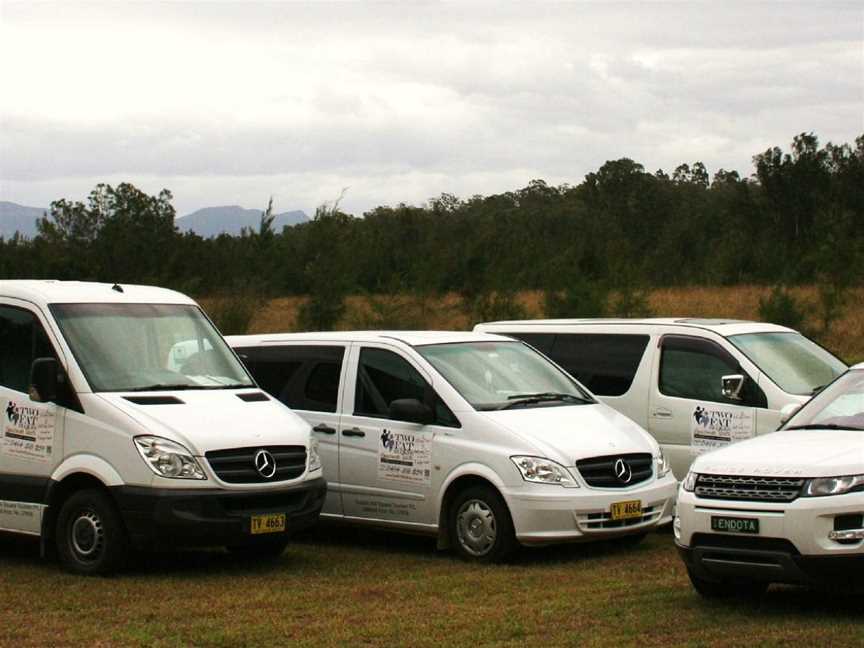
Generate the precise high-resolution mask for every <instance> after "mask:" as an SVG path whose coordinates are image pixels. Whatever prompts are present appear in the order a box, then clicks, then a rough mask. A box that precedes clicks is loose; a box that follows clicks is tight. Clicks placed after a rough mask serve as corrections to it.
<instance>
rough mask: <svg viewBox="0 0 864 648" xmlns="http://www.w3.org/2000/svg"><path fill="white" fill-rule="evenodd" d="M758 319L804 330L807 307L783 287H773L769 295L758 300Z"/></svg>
mask: <svg viewBox="0 0 864 648" xmlns="http://www.w3.org/2000/svg"><path fill="white" fill-rule="evenodd" d="M759 319H761V320H762V321H764V322H771V323H772V324H779V325H781V326H788V327H789V328H792V329H795V330H797V331H804V330H805V322H806V320H807V307H806V306H805V305H804V304H803V303H801V302H800V301H798V300H797V299H796V298H795V296H794V295H792V294H791V293H790V292H789V291H788V290H787V289H786V287H785V286H774V288H772V289H771V294H769V295H768V296H767V297H760V298H759Z"/></svg>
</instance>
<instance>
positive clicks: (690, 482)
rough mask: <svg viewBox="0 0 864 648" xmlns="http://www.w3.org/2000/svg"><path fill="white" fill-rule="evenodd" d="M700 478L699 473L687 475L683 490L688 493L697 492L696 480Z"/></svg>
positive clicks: (691, 472) (682, 486)
mask: <svg viewBox="0 0 864 648" xmlns="http://www.w3.org/2000/svg"><path fill="white" fill-rule="evenodd" d="M698 478H699V473H695V472H693V471H692V470H691V471H690V472H688V473H687V476H686V477H685V478H684V481H682V482H681V488H683V489H684V490H685V491H687V492H688V493H692V492H693V491H694V490H696V480H697V479H698Z"/></svg>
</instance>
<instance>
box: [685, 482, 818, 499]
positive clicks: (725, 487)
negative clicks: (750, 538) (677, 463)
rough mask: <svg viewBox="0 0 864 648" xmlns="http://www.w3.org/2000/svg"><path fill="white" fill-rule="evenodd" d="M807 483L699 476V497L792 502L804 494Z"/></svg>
mask: <svg viewBox="0 0 864 648" xmlns="http://www.w3.org/2000/svg"><path fill="white" fill-rule="evenodd" d="M803 486H804V480H803V479H790V478H788V477H739V476H738V475H699V477H698V479H697V480H696V496H697V497H702V498H705V499H724V500H744V501H750V502H791V501H793V500H795V499H797V498H798V496H799V495H800V494H801V488H802V487H803Z"/></svg>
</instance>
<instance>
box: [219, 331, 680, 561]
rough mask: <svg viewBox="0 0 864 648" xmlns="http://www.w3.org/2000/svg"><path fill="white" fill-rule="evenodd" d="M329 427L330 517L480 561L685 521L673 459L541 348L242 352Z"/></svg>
mask: <svg viewBox="0 0 864 648" xmlns="http://www.w3.org/2000/svg"><path fill="white" fill-rule="evenodd" d="M229 343H230V344H231V345H232V346H233V347H234V349H235V350H236V351H237V353H238V354H239V355H240V357H241V358H242V359H243V360H244V362H245V363H246V364H247V366H248V367H249V368H250V370H251V371H252V374H253V375H254V376H255V377H256V379H257V380H258V382H259V384H260V385H261V387H262V388H263V389H265V390H267V391H268V392H269V393H270V394H271V395H272V396H274V397H275V398H278V399H279V400H281V401H282V402H283V403H286V404H288V405H289V406H290V407H291V408H292V409H293V410H294V411H296V412H297V413H298V414H300V415H301V416H303V417H304V418H305V419H306V420H307V421H308V422H309V423H311V424H312V425H313V426H314V427H313V428H312V429H313V431H314V434H315V435H316V436H317V437H318V439H319V440H320V448H321V461H322V463H323V464H324V474H325V475H326V476H327V480H328V492H327V501H326V504H325V506H324V511H323V513H322V515H323V516H325V517H330V518H335V519H340V520H344V521H348V522H352V523H367V524H374V525H380V526H386V527H392V528H394V529H400V530H403V531H412V532H419V533H426V534H430V535H433V536H437V537H438V539H439V546H442V547H446V546H452V547H455V548H456V550H457V551H458V552H459V553H460V554H461V555H462V556H463V557H465V558H468V559H473V560H479V561H494V560H499V559H503V558H505V557H506V556H507V555H508V554H509V553H510V552H511V551H512V550H513V549H514V548H515V545H516V543H517V542H519V543H523V544H550V543H556V542H567V541H584V540H597V539H603V538H613V537H629V539H631V540H636V539H638V538H640V537H641V536H643V535H644V534H645V533H646V532H647V531H649V530H651V529H653V528H655V527H656V526H658V525H660V524H665V523H668V522H670V521H671V514H672V501H673V499H674V496H675V489H676V482H675V480H674V478H673V477H672V475H671V474H670V473H669V467H668V465H667V463H666V461H665V460H664V458H663V454H662V453H661V451H660V447H659V446H658V444H657V442H656V441H654V439H652V438H651V436H650V435H649V434H648V433H647V432H645V431H644V430H643V429H642V428H640V427H639V426H638V425H636V424H635V423H633V421H631V420H630V419H628V418H627V417H626V416H622V415H621V414H619V413H618V412H616V411H615V410H613V409H612V408H610V407H607V406H606V405H604V404H602V403H600V402H598V401H597V400H596V399H595V398H594V397H593V396H592V395H591V394H590V393H589V392H588V391H587V390H586V389H584V388H583V387H582V386H581V385H579V383H577V382H576V381H575V380H573V379H572V378H571V377H570V376H568V375H567V374H566V373H565V372H563V371H561V370H560V369H559V368H558V367H557V366H555V365H554V364H553V363H552V362H549V361H548V360H547V359H546V358H544V357H543V356H542V355H540V354H539V353H537V352H535V351H534V350H533V349H531V348H530V347H529V346H528V345H526V344H523V343H522V342H518V341H515V340H510V339H507V338H503V337H500V336H497V335H484V334H477V333H453V332H441V333H437V332H419V331H412V332H392V333H385V332H380V333H349V332H338V333H305V334H287V335H257V336H244V337H232V338H229Z"/></svg>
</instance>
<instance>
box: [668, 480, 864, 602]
mask: <svg viewBox="0 0 864 648" xmlns="http://www.w3.org/2000/svg"><path fill="white" fill-rule="evenodd" d="M677 513H678V519H677V520H676V522H675V526H676V529H675V535H676V541H675V542H676V545H677V547H678V551H679V553H680V555H681V558H682V559H683V560H684V562H685V564H686V565H687V567H688V568H689V569H691V570H692V571H693V572H694V573H695V574H696V575H697V576H699V577H701V578H703V579H705V580H713V581H718V580H726V581H762V582H774V583H798V584H814V585H828V584H832V585H843V584H848V585H849V586H856V585H857V583H856V581H857V582H859V583H860V581H861V579H862V578H864V540H854V539H853V540H851V541H850V540H842V536H839V537H838V534H837V532H836V531H835V520H836V519H838V518H843V517H847V516H853V517H854V516H857V515H860V514H862V513H864V495H862V494H858V493H850V494H847V495H838V496H834V497H812V498H807V497H800V498H798V499H796V500H795V501H793V502H788V503H773V502H743V501H730V500H712V499H703V498H697V497H696V496H695V495H694V494H693V493H688V492H684V491H683V490H682V491H681V493H680V494H679V498H678V511H677ZM712 516H726V517H739V518H747V519H757V520H759V533H758V534H753V535H751V534H742V533H720V532H716V531H712V529H711V517H712ZM838 540H842V541H838Z"/></svg>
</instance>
